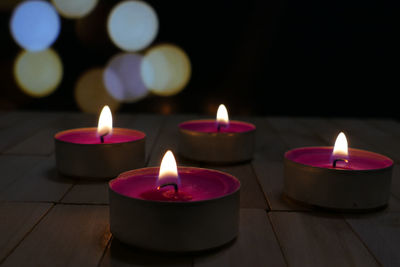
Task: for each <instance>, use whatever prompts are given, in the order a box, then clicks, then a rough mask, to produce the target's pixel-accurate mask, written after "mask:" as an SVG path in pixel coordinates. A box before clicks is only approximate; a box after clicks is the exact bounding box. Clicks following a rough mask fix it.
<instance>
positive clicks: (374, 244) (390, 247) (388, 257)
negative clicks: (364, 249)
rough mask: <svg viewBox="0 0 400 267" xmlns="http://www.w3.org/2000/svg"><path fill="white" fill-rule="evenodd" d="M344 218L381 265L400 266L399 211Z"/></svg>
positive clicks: (388, 266)
mask: <svg viewBox="0 0 400 267" xmlns="http://www.w3.org/2000/svg"><path fill="white" fill-rule="evenodd" d="M346 220H347V222H348V223H349V224H350V225H351V227H352V228H353V229H354V231H355V232H356V233H357V234H358V235H359V236H360V238H361V239H362V240H363V241H364V242H365V244H366V245H367V246H368V248H369V249H370V250H371V251H372V253H374V255H375V257H376V258H377V259H378V260H379V262H380V263H381V264H382V265H383V266H387V267H390V266H393V267H395V266H396V267H397V266H400V254H399V244H400V212H380V213H376V214H371V215H358V216H347V219H346Z"/></svg>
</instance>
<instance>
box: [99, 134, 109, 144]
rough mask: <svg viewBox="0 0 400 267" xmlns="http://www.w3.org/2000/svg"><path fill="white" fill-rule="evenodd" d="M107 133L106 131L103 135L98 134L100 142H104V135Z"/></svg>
mask: <svg viewBox="0 0 400 267" xmlns="http://www.w3.org/2000/svg"><path fill="white" fill-rule="evenodd" d="M107 134H108V132H106V133H105V134H103V135H100V142H101V143H102V144H103V143H104V136H106V135H107Z"/></svg>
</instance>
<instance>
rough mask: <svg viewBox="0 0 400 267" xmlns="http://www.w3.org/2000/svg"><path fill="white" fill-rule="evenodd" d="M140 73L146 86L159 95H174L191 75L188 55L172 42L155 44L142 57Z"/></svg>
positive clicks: (182, 87)
mask: <svg viewBox="0 0 400 267" xmlns="http://www.w3.org/2000/svg"><path fill="white" fill-rule="evenodd" d="M141 74H142V78H143V81H144V84H145V85H146V87H147V88H148V89H149V90H150V91H151V92H152V93H154V94H157V95H161V96H170V95H174V94H176V93H178V92H180V91H181V90H183V89H184V88H185V86H186V85H187V83H188V82H189V79H190V75H191V65H190V60H189V57H188V56H187V55H186V53H185V52H184V51H183V50H182V49H181V48H179V47H177V46H175V45H172V44H162V45H157V46H154V47H152V48H151V49H149V50H148V51H147V52H146V54H145V55H144V58H143V63H142V65H141Z"/></svg>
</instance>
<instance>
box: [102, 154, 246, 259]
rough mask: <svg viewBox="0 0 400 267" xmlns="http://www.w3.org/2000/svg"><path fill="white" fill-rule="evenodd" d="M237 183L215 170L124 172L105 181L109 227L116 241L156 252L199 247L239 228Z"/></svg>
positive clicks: (168, 162)
mask: <svg viewBox="0 0 400 267" xmlns="http://www.w3.org/2000/svg"><path fill="white" fill-rule="evenodd" d="M239 189H240V182H239V181H238V180H237V179H236V178H235V177H233V176H231V175H229V174H227V173H223V172H220V171H215V170H209V169H201V168H192V167H179V168H178V167H177V166H176V162H175V159H174V156H173V154H172V152H171V151H168V152H167V153H166V154H165V156H164V158H163V160H162V163H161V166H160V168H157V167H151V168H143V169H137V170H132V171H128V172H125V173H122V174H121V175H119V176H118V177H117V178H116V179H114V180H111V181H110V182H109V197H110V229H111V232H112V234H113V235H114V236H115V237H116V238H118V239H119V240H120V241H122V242H124V243H127V244H130V245H133V246H137V247H141V248H145V249H151V250H158V251H175V252H187V251H200V250H205V249H210V248H214V247H218V246H221V245H223V244H225V243H227V242H229V241H231V240H233V239H234V238H235V237H236V236H237V233H238V224H239V202H240V201H239Z"/></svg>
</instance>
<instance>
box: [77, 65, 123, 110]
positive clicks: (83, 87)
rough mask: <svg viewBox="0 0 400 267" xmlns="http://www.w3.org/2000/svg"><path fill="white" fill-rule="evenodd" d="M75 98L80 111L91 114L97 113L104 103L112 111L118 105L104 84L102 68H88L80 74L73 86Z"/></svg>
mask: <svg viewBox="0 0 400 267" xmlns="http://www.w3.org/2000/svg"><path fill="white" fill-rule="evenodd" d="M75 100H76V103H77V105H78V106H79V108H80V109H81V110H82V111H84V112H87V113H92V114H98V113H99V111H100V110H101V109H102V108H103V106H105V105H108V106H109V107H110V109H111V111H112V112H114V111H116V110H117V109H118V108H119V106H120V103H119V102H118V101H117V100H116V99H114V98H113V97H112V96H110V95H109V94H108V92H107V90H106V88H105V86H104V83H103V69H102V68H93V69H90V70H88V71H86V72H85V73H83V74H82V75H81V76H80V78H79V79H78V81H77V83H76V86H75Z"/></svg>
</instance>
